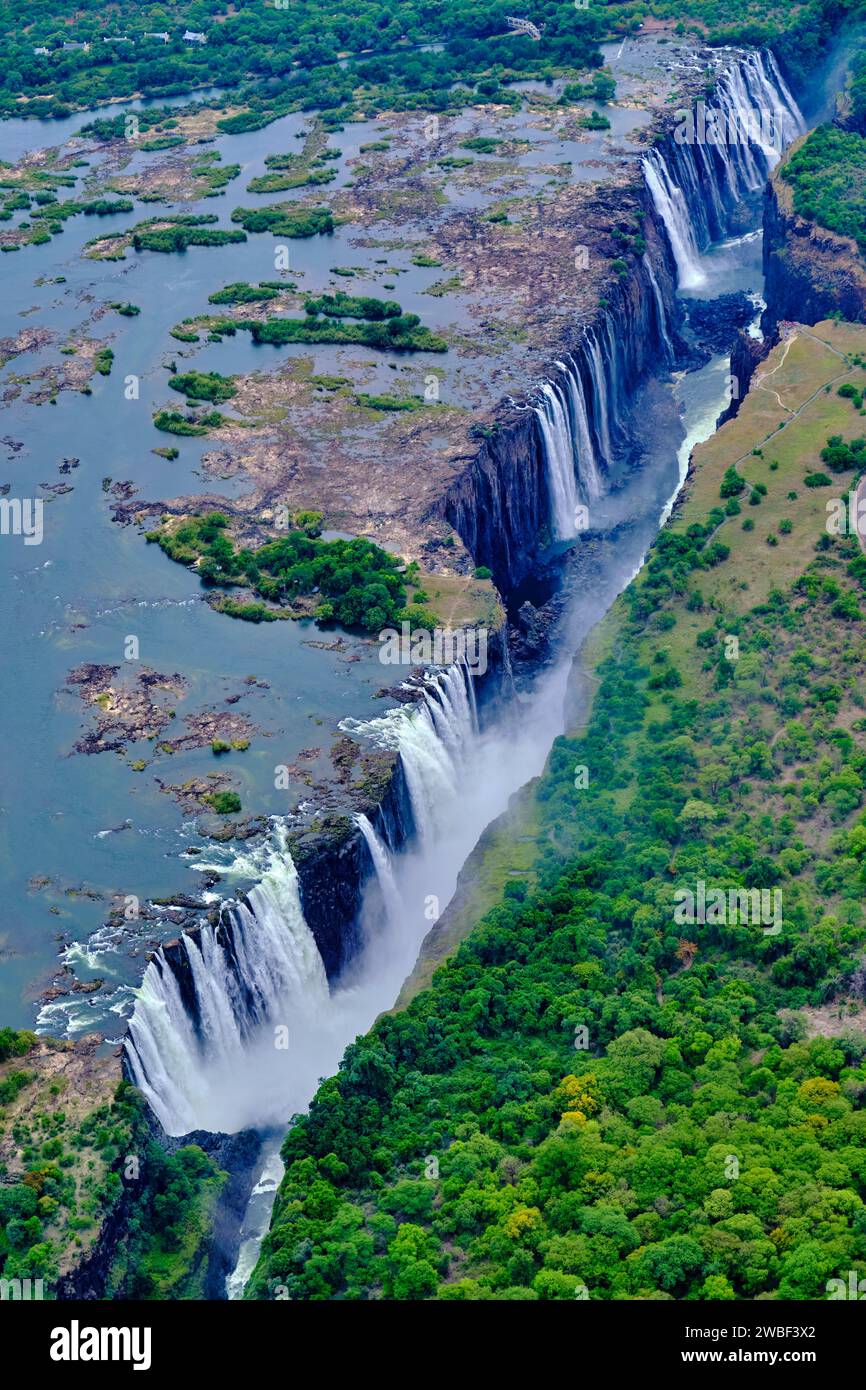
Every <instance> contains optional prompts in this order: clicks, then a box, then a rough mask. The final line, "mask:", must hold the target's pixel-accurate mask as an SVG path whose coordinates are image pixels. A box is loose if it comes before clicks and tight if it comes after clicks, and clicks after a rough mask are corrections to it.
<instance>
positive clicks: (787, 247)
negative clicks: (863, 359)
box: [761, 173, 866, 338]
mask: <svg viewBox="0 0 866 1390" xmlns="http://www.w3.org/2000/svg"><path fill="white" fill-rule="evenodd" d="M764 276H765V288H764V298H765V299H766V301H767V308H766V310H765V312H764V315H763V318H762V320H761V326H762V328H763V330H764V333H765V334H766V335H767V337H770V338H771V337H774V336H775V334H776V332H777V330H778V326H779V324H780V322H782V321H783V320H785V319H791V320H795V321H796V322H798V323H817V322H818V321H819V320H820V319H826V318H829V316H830V315H831V314H835V313H840V314H841V315H842V316H843V318H846V319H849V320H850V321H851V322H852V323H863V322H866V265H864V263H863V257H862V256H861V255H860V252H859V249H858V247H857V243H856V242H855V241H853V240H852V239H851V238H850V237H843V236H837V235H836V233H835V232H830V231H828V230H827V229H826V228H825V227H819V226H817V225H816V224H815V223H814V222H807V221H805V220H804V218H802V217H798V216H797V215H796V213H795V212H794V210H793V200H792V196H791V189H790V188H789V187H788V185H787V184H786V183H785V181H784V179H783V178H782V177H781V173H778V174H777V175H776V177H775V178H773V179H772V180H771V181H770V183H769V184H768V186H767V189H766V192H765V194H764Z"/></svg>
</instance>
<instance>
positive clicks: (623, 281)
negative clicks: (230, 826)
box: [126, 54, 799, 1132]
mask: <svg viewBox="0 0 866 1390" xmlns="http://www.w3.org/2000/svg"><path fill="white" fill-rule="evenodd" d="M761 97H763V99H764V100H765V101H766V102H769V103H770V104H771V105H772V104H774V103H775V104H776V105H778V108H779V111H780V113H781V114H780V121H781V122H782V125H783V126H785V122H787V126H786V127H785V129H786V130H790V129H792V128H793V129H794V131H796V122H797V120H798V119H799V113H797V112H796V107H793V109H792V104H791V99H790V94H788V93H787V89H786V88H784V83H783V81H782V79H781V76H780V75H779V74H778V70H777V69H775V68H774V65H773V63H772V60H770V59H769V58H768V57H767V56H766V55H754V54H746V55H744V56H743V57H742V59H741V60H739V61H737V62H735V63H733V64H732V65H730V66H729V68H728V69H727V70H726V72H725V73H724V74H723V76H722V78H721V79H720V81H719V84H718V88H717V101H718V106H719V109H723V108H724V109H725V110H731V109H737V110H739V109H740V108H741V107H742V106H743V104H744V103H745V102H747V100H749V99H752V98H754V99H756V100H758V99H759V98H761ZM671 119H673V118H671ZM789 138H790V137H789ZM771 160H772V151H770V150H769V149H768V148H765V147H763V146H758V145H755V146H752V145H748V144H747V145H746V147H745V148H743V149H737V150H735V151H734V152H731V151H730V150H728V151H724V150H722V151H719V152H718V153H717V154H712V155H711V154H709V153H708V151H707V149H706V148H704V147H703V146H702V145H701V144H700V143H697V144H694V143H693V144H689V143H681V142H679V141H678V140H677V138H676V136H675V133H674V131H673V128H671V129H670V130H669V131H668V133H667V134H666V135H665V136H663V137H662V138H661V139H659V140H657V141H656V143H655V144H654V145H653V146H652V148H651V150H650V153H649V154H648V156H647V158H646V159H645V160H644V161H643V177H642V178H640V177H636V178H635V181H634V186H633V187H632V188H630V189H627V190H626V193H625V197H626V199H627V201H628V204H629V212H630V213H631V215H632V216H634V215H635V214H637V215H639V217H640V219H641V227H642V236H643V242H644V245H642V246H641V247H640V250H633V251H632V253H631V258H630V261H629V271H628V273H627V274H623V275H621V276H619V275H616V274H615V273H613V272H612V273H611V276H610V278H609V280H608V281H607V282H606V283H605V286H604V296H605V297H604V299H603V300H601V301H600V302H599V306H598V309H597V311H596V313H595V315H594V317H593V318H592V319H591V321H588V322H585V323H583V324H576V325H575V327H574V330H573V332H572V334H571V335H570V336H569V338H568V340H567V341H565V342H564V343H563V344H562V346H561V349H560V352H559V355H558V356H557V357H556V358H555V359H554V360H553V361H551V362H549V363H548V364H546V366H545V367H544V368H543V370H542V371H541V372H540V373H539V375H540V380H539V382H538V384H537V386H536V387H535V388H534V389H533V390H531V391H530V392H529V393H528V395H527V396H526V397H525V398H524V399H523V400H521V401H518V402H513V401H508V402H504V403H503V406H502V408H501V409H500V410H499V411H497V412H495V413H494V414H493V415H492V416H491V419H490V422H489V425H488V426H487V427H486V428H485V429H483V430H482V431H480V432H479V433H478V434H477V435H476V438H475V440H474V441H473V445H474V447H473V448H472V451H471V453H470V454H469V455H468V457H467V459H466V464H465V467H464V468H463V470H462V472H460V474H459V475H458V476H457V478H456V480H455V481H454V482H453V483H452V484H451V486H450V487H449V489H448V491H447V493H446V495H445V496H444V497H443V498H442V499H441V501H440V502H439V503H438V504H437V511H438V514H439V515H442V516H444V517H445V518H447V520H448V521H449V522H450V524H451V525H452V526H453V527H454V529H455V530H456V531H457V532H458V534H459V535H460V537H461V539H462V541H463V543H464V545H465V546H466V548H467V550H468V552H469V554H470V556H471V557H472V560H473V561H474V563H475V564H476V565H486V566H488V567H489V568H490V570H491V571H492V573H493V575H494V578H495V580H496V584H497V587H498V588H499V590H500V592H501V594H502V596H503V598H504V599H505V601H506V603H508V601H509V599H510V598H511V596H512V595H513V594H514V593H515V591H516V590H517V589H518V588H519V586H521V585H522V584H523V583H524V581H526V580H527V579H528V578H530V577H532V576H533V574H534V573H537V572H538V568H537V567H538V566H539V563H540V561H541V557H542V552H543V551H544V549H545V548H546V547H547V546H548V545H549V544H550V542H551V541H553V540H567V539H569V538H570V537H571V536H573V535H575V534H576V533H577V530H578V529H580V528H579V526H578V522H577V516H576V513H577V509H578V507H581V506H585V507H587V508H588V509H589V510H590V516H591V508H592V504H593V502H594V501H595V499H596V498H598V497H599V496H601V495H602V494H603V492H604V491H605V488H606V485H607V474H608V472H609V470H610V469H611V468H612V466H613V465H614V463H615V462H616V461H617V460H618V459H622V458H625V457H627V456H628V454H629V452H630V450H631V447H632V443H633V438H632V418H631V417H632V406H631V401H632V397H633V395H634V392H635V390H636V388H637V387H638V385H639V384H640V383H641V382H642V381H643V380H645V379H646V378H647V377H648V376H649V375H651V374H653V373H655V372H658V371H659V370H660V369H661V370H664V369H666V368H670V367H672V366H675V365H676V363H677V360H678V358H679V356H680V353H681V350H682V341H681V338H680V334H679V324H680V310H679V306H678V301H677V297H676V287H677V284H678V282H679V283H683V279H684V274H685V273H686V272H689V270H690V267H691V269H692V270H693V269H694V265H695V261H694V258H693V257H696V256H697V254H698V252H699V250H700V249H703V248H704V247H705V246H706V245H707V244H708V243H709V241H710V240H712V239H715V238H717V237H719V236H722V235H724V234H726V233H727V232H728V231H729V230H730V229H731V227H732V226H733V225H734V224H735V222H736V221H737V219H738V217H739V215H740V210H741V204H742V201H743V199H744V198H745V197H746V196H747V195H749V196H751V195H752V194H758V193H759V190H760V186H761V184H762V182H763V178H764V177H765V174H766V170H767V168H768V166H769V164H770V163H771ZM612 216H613V214H612ZM491 636H492V638H493V640H492V641H491V643H490V651H489V662H490V664H489V669H488V672H487V674H486V676H485V677H484V678H483V681H482V682H480V683H479V684H478V688H477V691H476V692H475V693H476V695H477V700H476V701H475V702H474V703H473V704H472V707H470V702H471V701H472V692H471V691H469V690H468V689H466V688H462V689H461V688H459V687H460V686H461V683H462V681H463V677H462V675H461V673H460V672H459V670H458V669H457V668H456V667H454V668H451V671H450V672H449V673H447V674H446V675H443V676H442V677H441V678H440V679H441V681H442V689H440V690H439V691H438V692H437V691H436V689H435V686H432V685H431V686H430V687H429V688H428V690H427V692H426V693H425V694H424V695H423V700H425V701H426V702H427V705H428V706H429V705H430V704H431V701H432V700H434V699H435V700H439V707H438V709H436V711H435V712H434V713H433V714H428V715H427V718H428V722H429V725H430V727H429V728H427V729H419V725H418V724H414V725H413V726H412V728H411V729H410V730H409V732H408V735H407V734H406V731H405V729H404V730H403V734H401V735H400V736H399V737H397V738H396V740H394V739H393V738H390V737H389V736H390V735H392V734H393V730H394V725H393V723H389V724H388V728H387V729H381V728H380V729H379V730H378V732H380V733H382V734H384V735H385V739H384V744H383V746H385V747H387V748H390V749H393V750H394V753H395V757H394V770H393V775H392V776H391V779H390V783H389V786H388V788H387V791H386V792H385V794H384V796H383V798H382V800H381V802H380V804H379V805H378V806H377V807H376V808H375V809H374V810H372V811H371V812H370V813H369V816H368V819H369V824H368V825H367V827H366V829H367V831H368V832H370V833H371V837H372V838H374V844H375V839H376V838H377V839H378V841H379V842H381V843H382V844H384V846H385V847H386V848H387V849H389V850H391V851H394V850H397V849H399V848H400V846H401V845H403V844H404V843H405V842H406V841H407V840H408V839H409V838H410V837H411V836H413V834H414V833H415V832H416V831H419V830H421V831H423V830H424V818H425V815H426V814H427V812H428V811H429V807H428V806H427V805H426V802H427V801H428V800H429V796H428V792H429V788H426V787H425V786H424V785H423V783H424V764H425V761H426V764H427V765H430V764H431V761H432V762H433V763H435V761H436V758H437V757H438V756H440V755H441V756H442V757H446V758H450V757H451V756H452V751H453V750H454V749H455V748H457V749H459V747H460V746H461V742H462V741H463V740H465V739H467V738H468V739H471V738H472V737H474V732H475V729H476V727H477V725H476V723H475V721H476V709H475V704H477V717H478V718H480V720H481V723H482V724H483V722H484V718H485V710H486V707H487V705H488V704H489V703H490V702H491V701H492V700H494V699H495V697H496V694H497V692H498V691H499V689H500V687H501V683H502V681H503V678H504V677H507V673H508V669H509V668H508V655H507V653H508V646H507V632H501V633H498V634H491ZM473 688H474V685H473ZM419 703H420V702H419ZM420 713H421V714H422V715H424V714H425V711H424V708H423V705H422V709H421V711H420ZM378 722H379V724H380V725H382V724H386V723H388V721H387V720H385V721H378ZM372 723H376V721H372ZM445 725H447V726H448V739H447V740H444V739H442V738H441V737H439V738H438V741H437V735H438V734H439V729H440V726H445ZM368 730H369V726H368ZM404 735H405V736H404ZM431 741H432V742H431ZM422 745H423V746H422ZM431 748H432V749H433V756H432V760H431ZM452 772H453V768H452ZM281 834H282V839H280V835H281ZM298 849H299V850H300V852H297V851H296V847H295V846H294V845H292V844H290V843H289V839H288V837H287V835H286V833H285V830H284V829H283V831H282V832H281V831H280V830H279V828H278V827H275V829H274V835H273V841H272V843H271V845H270V847H269V848H268V850H267V854H266V863H264V864H263V867H262V870H261V878H260V880H259V882H258V883H257V884H256V886H255V887H254V888H253V889H251V890H250V891H249V893H248V894H247V895H246V896H245V897H241V898H240V899H236V900H234V901H232V902H228V903H226V904H225V905H224V906H223V908H222V910H221V912H220V913H219V916H218V918H214V917H212V919H211V921H209V922H207V923H206V924H204V925H203V926H202V927H201V928H200V929H199V930H197V931H195V932H194V933H190V934H189V935H185V936H184V937H183V938H181V939H180V940H179V941H178V942H175V943H172V944H170V945H169V946H166V947H164V948H162V950H161V951H160V952H159V953H158V954H157V957H156V959H155V960H154V961H152V962H151V964H150V966H149V967H148V972H147V975H146V976H145V982H144V986H143V988H142V1000H140V1001H139V1006H137V1008H136V1014H135V1016H134V1018H133V1020H132V1021H131V1023H130V1030H129V1038H128V1040H127V1044H126V1057H127V1065H128V1068H129V1070H130V1073H131V1075H132V1079H133V1080H135V1081H136V1082H137V1083H138V1084H139V1085H140V1086H141V1087H142V1089H143V1090H144V1091H145V1094H146V1095H147V1096H148V1099H149V1100H150V1101H151V1104H152V1105H153V1106H154V1109H155V1110H156V1112H157V1114H158V1115H159V1117H160V1119H161V1120H162V1121H163V1123H164V1124H165V1125H166V1127H167V1128H172V1130H173V1132H179V1130H180V1129H184V1130H188V1129H191V1128H193V1127H194V1125H193V1124H192V1123H190V1122H189V1114H190V1096H193V1099H195V1098H196V1097H195V1095H194V1092H195V1088H196V1087H198V1086H199V1084H200V1083H199V1078H200V1074H201V1069H202V1065H203V1064H202V1063H201V1058H202V1056H204V1057H205V1062H207V1059H208V1057H209V1056H210V1055H211V1053H213V1054H214V1056H215V1057H218V1058H219V1059H220V1060H221V1062H222V1063H223V1064H224V1062H225V1058H226V1057H231V1056H233V1055H234V1054H235V1053H237V1055H238V1056H241V1055H242V1054H243V1052H244V1049H245V1047H246V1045H247V1040H248V1039H249V1038H250V1037H251V1036H253V1035H254V1033H255V1030H256V1028H257V1027H260V1026H261V1024H262V1022H263V1020H264V1021H266V1022H267V1021H269V1020H271V1019H272V1018H281V1017H282V1016H283V1012H284V1003H285V999H286V997H290V998H292V999H294V998H295V997H297V999H298V1001H299V1003H302V1004H303V1005H304V1006H306V1005H308V1004H309V1002H310V1001H311V1000H312V1001H313V1003H314V1005H316V1001H319V1000H321V1001H322V1003H321V1007H323V1008H324V1007H325V1003H326V1001H327V997H328V994H327V991H328V980H329V979H331V980H333V979H334V978H335V977H336V976H338V975H339V973H340V971H341V970H342V968H343V967H344V965H345V964H346V962H347V961H348V960H349V959H350V958H351V956H352V955H353V953H354V952H355V951H356V950H357V948H358V945H359V939H360V938H359V921H360V912H361V905H362V898H363V893H364V887H365V885H366V883H367V881H368V880H369V879H370V878H371V876H372V875H373V874H374V873H375V871H376V865H375V863H374V860H373V855H372V851H371V849H370V846H369V842H368V838H367V836H365V835H364V834H362V833H361V831H360V830H358V829H357V828H354V827H348V826H347V827H345V828H344V829H343V831H342V832H341V833H337V834H330V835H327V836H322V837H320V839H319V841H318V843H317V844H311V845H310V846H309V847H307V846H304V845H302V846H300V847H298ZM290 850H291V853H290V852H289V851H290ZM292 853H294V854H296V858H297V869H296V868H295V863H294V861H293V859H292ZM316 1006H317V1007H318V1005H316ZM281 1010H283V1012H281ZM165 1055H170V1056H172V1057H175V1056H176V1057H179V1058H186V1057H188V1058H190V1059H191V1061H190V1066H189V1068H188V1072H189V1077H190V1078H193V1080H192V1082H190V1083H189V1084H185V1086H180V1087H179V1086H178V1085H177V1084H176V1081H175V1078H173V1077H172V1075H171V1074H169V1073H167V1072H166V1069H165V1066H164V1065H163V1061H162V1058H163V1057H164V1056H165ZM215 1104H216V1103H215ZM216 1109H217V1110H218V1109H219V1107H218V1105H216ZM197 1123H199V1124H200V1123H201V1121H197ZM213 1127H214V1128H220V1127H225V1125H223V1126H220V1125H219V1124H214V1126H213Z"/></svg>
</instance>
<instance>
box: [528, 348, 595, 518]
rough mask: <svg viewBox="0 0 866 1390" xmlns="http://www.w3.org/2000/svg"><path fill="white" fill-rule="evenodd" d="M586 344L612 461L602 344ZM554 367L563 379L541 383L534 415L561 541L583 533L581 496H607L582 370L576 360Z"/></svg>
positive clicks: (569, 359) (591, 500)
mask: <svg viewBox="0 0 866 1390" xmlns="http://www.w3.org/2000/svg"><path fill="white" fill-rule="evenodd" d="M587 342H588V343H589V348H588V354H587V355H588V362H589V370H590V374H591V376H592V382H593V391H594V402H593V404H594V406H595V408H596V410H597V412H598V419H599V422H600V424H599V433H600V436H601V447H602V452H603V454H604V457H605V460H606V461H607V462H610V461H611V458H612V449H611V443H610V429H609V425H608V404H607V396H608V392H607V384H606V380H605V375H604V370H603V367H602V363H601V354H600V352H599V350H598V343H597V341H596V339H595V338H594V337H593V338H592V340H591V341H590V340H589V338H587ZM593 350H594V351H595V354H596V355H595V357H593V355H592V354H593ZM555 365H556V367H557V368H558V370H559V371H560V372H561V374H562V381H561V382H560V381H543V382H542V383H541V386H540V387H539V391H540V394H541V399H540V400H539V402H538V403H537V404H536V405H535V407H534V410H535V417H536V419H537V421H538V426H539V431H540V433H541V441H542V447H543V450H544V462H545V467H546V470H547V479H548V487H549V490H550V497H551V509H552V513H553V515H552V522H553V532H554V535H555V537H556V539H557V540H571V539H572V538H573V537H574V536H576V535H577V533H578V530H579V529H580V527H579V525H578V515H577V508H578V505H579V503H580V500H581V497H583V499H584V500H585V501H587V502H594V501H596V500H597V498H599V497H600V496H601V495H602V493H603V491H604V485H603V482H602V474H601V470H600V468H599V465H598V460H597V458H596V451H595V446H594V444H593V440H592V432H591V430H590V424H589V413H588V411H587V402H586V396H585V394H584V388H583V382H582V380H581V376H580V371H579V370H578V367H577V364H576V363H575V361H574V359H573V357H569V358H568V359H567V360H564V361H562V360H560V361H557V362H556V364H555Z"/></svg>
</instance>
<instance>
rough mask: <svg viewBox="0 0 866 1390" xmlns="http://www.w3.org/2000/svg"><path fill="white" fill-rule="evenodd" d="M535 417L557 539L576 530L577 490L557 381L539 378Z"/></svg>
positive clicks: (564, 403) (562, 402)
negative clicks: (538, 395) (538, 396)
mask: <svg viewBox="0 0 866 1390" xmlns="http://www.w3.org/2000/svg"><path fill="white" fill-rule="evenodd" d="M535 418H536V419H537V421H538V427H539V429H540V431H541V439H542V443H543V447H544V461H545V465H546V468H547V481H548V486H549V489H550V499H551V511H552V521H553V531H554V535H555V536H556V537H557V539H558V540H568V539H570V538H571V537H572V536H573V535H575V534H576V526H575V513H576V511H577V504H578V494H577V480H576V478H575V474H574V450H573V449H572V445H571V428H570V426H569V420H568V407H567V405H566V402H565V398H564V396H563V393H562V388H561V387H560V386H559V385H558V384H557V383H554V382H549V381H544V382H542V384H541V400H540V401H539V403H538V405H537V406H536V407H535Z"/></svg>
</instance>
